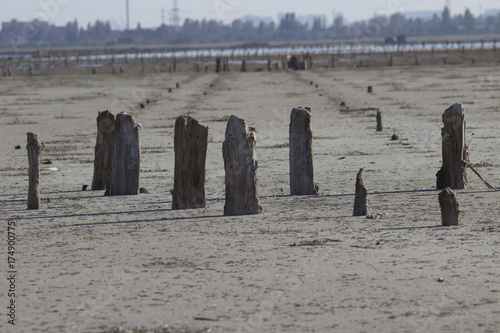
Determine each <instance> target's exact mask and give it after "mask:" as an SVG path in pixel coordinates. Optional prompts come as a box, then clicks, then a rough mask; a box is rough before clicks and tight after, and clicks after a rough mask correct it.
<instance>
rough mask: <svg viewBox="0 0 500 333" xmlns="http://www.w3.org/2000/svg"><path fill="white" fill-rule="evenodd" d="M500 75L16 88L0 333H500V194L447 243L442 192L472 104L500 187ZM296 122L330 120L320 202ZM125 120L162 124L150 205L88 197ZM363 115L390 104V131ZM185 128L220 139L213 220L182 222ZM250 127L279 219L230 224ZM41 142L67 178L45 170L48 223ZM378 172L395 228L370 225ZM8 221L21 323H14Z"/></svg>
mask: <svg viewBox="0 0 500 333" xmlns="http://www.w3.org/2000/svg"><path fill="white" fill-rule="evenodd" d="M499 65H500V64H499V63H498V62H497V63H496V64H490V65H488V66H481V67H479V66H476V67H472V66H464V65H460V66H450V65H448V66H442V65H441V66H419V67H417V66H411V67H393V68H389V67H380V68H363V69H359V68H357V69H346V68H343V69H314V70H313V71H307V72H305V71H300V72H274V71H273V72H249V73H239V72H231V73H223V74H215V73H208V74H204V73H202V74H199V73H198V74H197V73H190V72H182V73H176V74H168V73H161V74H154V73H148V74H138V73H136V74H133V73H127V72H126V73H125V74H123V75H114V76H113V75H71V74H70V73H59V74H54V75H38V76H33V77H27V76H12V77H6V78H2V79H1V81H0V84H1V94H2V101H1V114H0V124H1V125H0V126H1V127H0V129H1V131H0V135H1V142H0V149H1V150H0V157H1V162H0V163H1V164H0V182H1V189H2V190H1V197H0V198H1V210H2V213H1V214H2V220H3V222H2V227H1V231H0V235H1V242H0V244H1V248H0V253H1V258H2V259H1V260H2V263H1V265H0V267H1V269H2V278H1V280H0V281H1V282H0V288H1V289H0V292H1V294H0V295H1V298H2V300H1V307H0V314H1V316H0V318H1V321H0V331H2V332H109V331H110V330H111V329H112V328H113V327H115V328H116V327H123V328H127V329H132V328H137V327H147V328H154V327H162V326H164V325H170V326H173V327H177V328H179V329H185V330H192V331H195V330H202V329H205V330H208V329H211V330H212V331H213V332H328V331H337V332H499V331H500V224H499V220H500V218H499V216H500V192H498V191H493V190H488V189H487V187H486V186H485V184H484V183H483V182H482V181H480V180H479V179H478V177H476V176H475V175H474V174H473V173H472V172H470V171H469V187H468V188H467V189H466V190H461V191H458V197H459V199H460V202H461V210H462V224H461V226H458V227H446V228H443V227H440V224H441V220H440V210H439V204H438V199H437V194H438V191H436V190H434V185H435V174H436V172H437V171H438V169H439V168H440V164H441V153H440V151H441V150H440V149H441V148H440V147H441V137H440V129H441V127H442V123H441V115H442V113H443V112H444V110H445V109H446V108H447V107H448V106H449V105H451V104H453V103H455V102H462V103H464V105H465V109H466V117H467V126H468V127H467V141H468V142H469V141H471V143H470V148H469V149H470V159H471V162H473V163H476V164H480V167H478V168H477V170H478V171H479V172H480V173H481V174H482V176H483V177H484V178H485V179H486V180H488V181H489V182H490V183H492V184H493V185H494V186H500V172H499V166H500V154H499V148H498V147H499V143H500V134H499V128H500V99H499V95H498V93H499V91H500V71H499V68H500V67H499ZM177 82H178V83H179V84H180V88H179V89H175V84H176V83H177ZM311 82H313V84H312V85H311ZM316 85H318V87H316ZM368 85H370V86H373V89H374V93H373V94H368V93H367V92H366V88H367V86H368ZM169 87H170V88H174V89H173V90H172V92H171V93H168V88H169ZM148 98H149V99H151V100H152V103H151V104H150V105H148V106H146V108H145V109H140V108H139V103H140V102H144V101H145V100H146V99H148ZM342 101H344V102H345V103H346V104H347V106H348V107H349V109H350V110H351V111H347V112H344V111H345V110H344V109H342V108H340V103H341V102H342ZM296 106H310V107H312V110H313V133H314V143H313V145H314V156H315V159H314V167H315V177H316V182H317V183H318V185H319V187H320V195H318V196H304V197H291V196H289V195H288V193H289V188H288V181H289V178H288V177H289V176H288V148H287V147H286V143H287V141H288V125H289V115H290V111H291V109H292V108H293V107H296ZM106 108H110V109H112V111H114V112H115V113H118V112H120V111H127V112H129V113H132V114H133V115H134V116H135V118H136V120H137V121H138V122H140V123H141V124H142V126H143V134H142V162H141V163H142V174H141V186H143V187H145V188H146V189H147V190H148V191H149V193H150V194H143V195H138V196H126V197H104V196H103V193H102V192H101V191H96V192H92V191H81V187H82V185H84V184H88V185H90V183H91V181H92V172H93V164H92V163H93V151H94V144H95V135H96V126H95V118H96V116H97V111H98V110H104V109H106ZM363 108H380V110H381V111H382V113H383V118H384V131H383V132H379V133H377V132H376V131H375V127H376V124H375V117H374V116H375V111H352V110H353V109H363ZM182 114H191V115H193V116H194V117H196V118H197V119H198V120H199V121H200V122H202V123H203V124H205V125H208V126H209V127H210V134H209V138H210V143H209V147H208V157H207V171H206V175H207V180H206V193H207V197H208V202H207V207H206V208H205V209H200V210H186V211H172V210H171V209H170V207H171V195H170V192H169V191H170V189H171V188H172V187H173V169H174V164H173V161H174V151H173V129H174V122H175V119H176V117H178V116H179V115H182ZM231 114H234V115H237V116H240V117H242V118H244V119H246V121H247V123H248V125H249V126H254V127H256V129H257V136H258V142H257V156H258V159H259V166H260V168H259V180H260V196H261V204H262V206H263V207H264V209H265V213H264V214H262V215H254V216H241V217H225V216H223V205H224V200H223V195H224V170H223V169H224V167H223V160H222V153H221V147H222V141H223V139H224V130H225V125H226V122H225V119H227V116H228V115H231ZM28 131H33V132H35V133H37V134H38V135H39V137H40V138H41V139H42V140H43V141H44V143H45V150H44V152H43V155H42V160H44V161H46V162H47V161H48V160H50V161H51V162H52V164H42V172H41V189H42V207H41V209H40V210H39V211H27V210H26V194H27V185H28V181H27V157H26V149H25V148H24V147H25V145H26V132H28ZM394 133H397V134H398V135H399V136H400V137H401V139H402V140H400V141H390V138H391V136H392V134H394ZM16 145H20V146H21V148H22V149H18V150H16V149H14V147H15V146H16ZM481 162H482V163H481ZM361 167H365V168H366V169H365V172H364V179H365V184H366V185H367V188H368V190H369V192H370V202H369V214H377V213H380V214H382V218H380V219H367V218H365V217H351V215H352V208H353V198H354V196H353V192H354V185H355V176H356V173H357V171H358V170H359V168H361ZM7 221H14V222H15V224H16V231H15V232H16V237H17V241H16V253H15V257H16V269H17V271H18V275H17V280H16V304H17V308H16V310H17V312H16V315H17V319H16V320H17V321H16V326H12V325H10V324H8V323H7V319H8V318H7V317H6V306H7V302H8V301H9V298H8V297H7V289H8V283H7V282H8V281H7V280H6V279H5V278H4V276H6V263H7V260H6V257H7V245H6V238H7V226H6V225H7ZM293 244H295V245H297V246H290V245H293ZM439 278H442V279H444V281H442V282H439V281H438V279H439Z"/></svg>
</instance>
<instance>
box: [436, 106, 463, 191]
mask: <svg viewBox="0 0 500 333" xmlns="http://www.w3.org/2000/svg"><path fill="white" fill-rule="evenodd" d="M443 123H444V127H443V128H442V129H441V137H442V152H443V165H442V167H441V170H439V171H438V173H437V174H436V176H437V181H436V186H437V188H438V189H443V188H445V187H450V188H452V189H464V188H465V187H466V186H467V164H466V163H465V161H467V160H468V153H467V147H466V145H465V124H466V123H465V112H464V106H463V104H462V103H456V104H453V105H452V106H450V107H449V108H448V109H447V110H446V111H445V112H444V113H443Z"/></svg>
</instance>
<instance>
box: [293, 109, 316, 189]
mask: <svg viewBox="0 0 500 333" xmlns="http://www.w3.org/2000/svg"><path fill="white" fill-rule="evenodd" d="M289 135H290V139H289V140H290V194H291V195H310V194H318V186H317V185H316V184H315V183H314V169H313V154H312V130H311V112H310V111H309V110H306V109H303V108H294V109H293V110H292V113H291V114H290V131H289Z"/></svg>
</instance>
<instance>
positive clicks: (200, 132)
mask: <svg viewBox="0 0 500 333" xmlns="http://www.w3.org/2000/svg"><path fill="white" fill-rule="evenodd" d="M207 142H208V127H205V126H203V125H200V123H198V121H197V120H196V119H194V118H193V117H191V116H180V117H179V118H177V120H176V122H175V136H174V151H175V170H174V191H173V193H172V194H173V199H172V209H192V208H203V207H205V205H206V200H205V162H206V159H207Z"/></svg>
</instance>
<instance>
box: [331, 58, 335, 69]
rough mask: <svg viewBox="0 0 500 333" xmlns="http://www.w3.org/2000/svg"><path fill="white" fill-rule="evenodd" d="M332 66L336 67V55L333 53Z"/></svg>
mask: <svg viewBox="0 0 500 333" xmlns="http://www.w3.org/2000/svg"><path fill="white" fill-rule="evenodd" d="M332 68H335V55H332Z"/></svg>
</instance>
